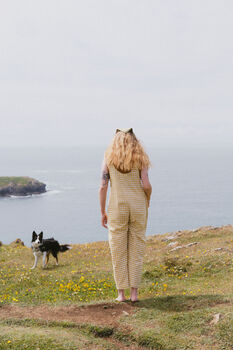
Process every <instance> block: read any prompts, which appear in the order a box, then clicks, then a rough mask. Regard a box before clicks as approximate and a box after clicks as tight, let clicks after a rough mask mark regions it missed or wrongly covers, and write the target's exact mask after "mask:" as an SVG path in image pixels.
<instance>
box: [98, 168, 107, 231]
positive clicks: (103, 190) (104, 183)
mask: <svg viewBox="0 0 233 350" xmlns="http://www.w3.org/2000/svg"><path fill="white" fill-rule="evenodd" d="M109 179H110V176H109V171H108V167H107V165H106V164H105V163H104V162H103V165H102V171H101V184H100V188H99V200H100V210H101V223H102V226H103V227H105V228H107V222H108V217H107V214H106V212H105V204H106V197H107V191H108V182H109Z"/></svg>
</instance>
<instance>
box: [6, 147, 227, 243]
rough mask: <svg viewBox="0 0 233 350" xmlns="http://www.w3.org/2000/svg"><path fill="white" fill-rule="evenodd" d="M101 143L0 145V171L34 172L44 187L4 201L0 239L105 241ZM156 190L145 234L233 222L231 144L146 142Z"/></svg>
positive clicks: (31, 174)
mask: <svg viewBox="0 0 233 350" xmlns="http://www.w3.org/2000/svg"><path fill="white" fill-rule="evenodd" d="M104 150H105V148H104V147H103V146H99V147H96V146H91V147H84V146H83V147H74V148H62V147H61V148H55V147H54V148H52V147H50V148H46V147H44V148H26V147H22V148H15V147H9V148H7V147H5V148H1V150H0V157H1V170H0V176H30V177H33V178H35V179H37V180H39V181H42V182H44V183H45V184H46V186H47V192H46V193H44V194H40V195H32V196H26V197H16V196H12V197H1V198H0V217H1V227H0V241H2V243H3V244H8V243H10V242H12V241H14V240H15V239H16V238H20V239H22V240H23V241H24V243H25V245H27V246H30V242H31V234H32V231H33V230H35V231H36V232H40V231H43V232H44V237H45V238H46V237H54V238H55V239H57V240H59V242H60V243H71V244H72V243H88V242H93V241H103V240H104V241H105V240H108V231H107V230H106V229H104V228H103V227H102V226H101V224H100V207H99V199H98V188H99V184H100V174H101V171H100V170H101V163H102V160H103V154H104ZM147 152H148V154H149V156H150V158H151V162H152V168H151V169H150V171H149V177H150V181H151V184H152V187H153V193H152V198H151V205H150V208H149V217H148V227H147V236H148V235H153V234H161V233H166V232H174V231H178V230H184V229H188V230H191V229H196V228H198V227H200V226H208V225H211V226H222V225H228V224H232V222H233V217H232V205H233V186H232V178H233V164H232V162H231V161H230V160H231V159H232V153H233V150H232V149H226V148H221V149H219V148H218V149H217V148H216V149H213V148H204V147H203V148H181V147H179V148H169V147H167V148H158V147H148V148H147Z"/></svg>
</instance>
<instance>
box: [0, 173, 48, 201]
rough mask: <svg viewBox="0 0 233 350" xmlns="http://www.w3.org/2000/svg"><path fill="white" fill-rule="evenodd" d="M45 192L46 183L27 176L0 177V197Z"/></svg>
mask: <svg viewBox="0 0 233 350" xmlns="http://www.w3.org/2000/svg"><path fill="white" fill-rule="evenodd" d="M44 192H46V185H45V184H44V183H43V182H40V181H38V180H36V179H33V178H31V177H27V176H11V177H8V176H3V177H0V197H8V196H28V195H32V194H40V193H44Z"/></svg>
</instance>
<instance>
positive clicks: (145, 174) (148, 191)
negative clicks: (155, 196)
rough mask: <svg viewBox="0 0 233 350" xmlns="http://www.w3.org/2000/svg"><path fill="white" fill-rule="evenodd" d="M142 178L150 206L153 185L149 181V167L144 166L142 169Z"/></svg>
mask: <svg viewBox="0 0 233 350" xmlns="http://www.w3.org/2000/svg"><path fill="white" fill-rule="evenodd" d="M141 180H142V188H143V190H144V192H145V194H146V197H147V200H148V206H149V205H150V196H151V193H152V186H151V184H150V181H149V176H148V169H147V168H143V169H142V170H141Z"/></svg>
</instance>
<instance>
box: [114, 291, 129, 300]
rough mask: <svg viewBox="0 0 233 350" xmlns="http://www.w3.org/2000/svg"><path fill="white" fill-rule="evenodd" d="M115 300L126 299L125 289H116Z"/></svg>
mask: <svg viewBox="0 0 233 350" xmlns="http://www.w3.org/2000/svg"><path fill="white" fill-rule="evenodd" d="M115 300H116V301H126V300H127V299H126V297H125V291H124V289H118V297H117V298H116V299H115Z"/></svg>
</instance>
